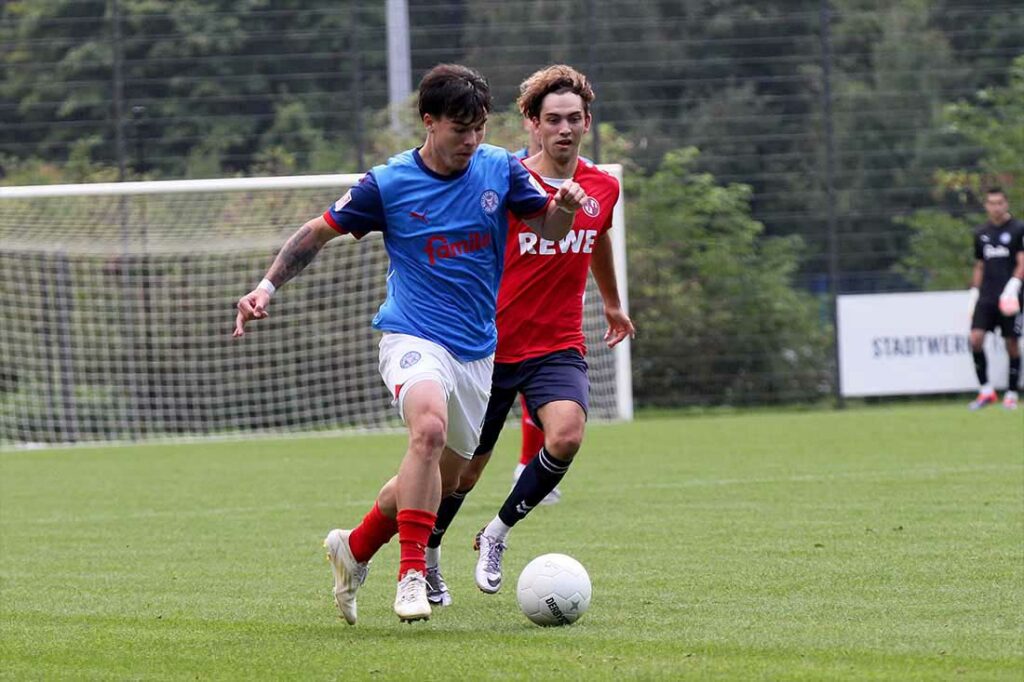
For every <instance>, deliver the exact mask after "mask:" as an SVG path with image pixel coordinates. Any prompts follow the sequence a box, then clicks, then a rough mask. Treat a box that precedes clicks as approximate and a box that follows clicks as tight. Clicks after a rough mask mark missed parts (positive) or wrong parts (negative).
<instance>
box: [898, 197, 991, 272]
mask: <svg viewBox="0 0 1024 682" xmlns="http://www.w3.org/2000/svg"><path fill="white" fill-rule="evenodd" d="M973 218H976V219H973V220H972V219H968V218H961V217H958V216H954V215H950V214H948V213H943V212H942V211H939V210H936V209H929V210H924V211H917V212H916V213H914V215H912V216H908V217H907V218H904V219H903V223H904V224H905V225H906V226H907V227H909V228H910V231H911V235H912V236H911V238H910V249H909V252H908V254H907V256H906V257H905V258H904V259H903V260H902V261H901V262H900V263H899V264H898V265H897V266H896V271H897V272H898V273H900V274H901V275H903V276H904V277H905V278H906V279H907V281H909V282H911V283H913V284H915V285H917V286H919V287H921V288H922V289H925V290H929V291H947V290H950V289H963V288H965V287H966V286H967V285H968V282H969V281H970V279H969V278H970V273H971V265H972V264H973V263H974V251H973V249H972V239H971V235H972V232H973V230H972V227H973V225H977V224H978V223H980V222H982V220H983V218H981V217H980V216H973Z"/></svg>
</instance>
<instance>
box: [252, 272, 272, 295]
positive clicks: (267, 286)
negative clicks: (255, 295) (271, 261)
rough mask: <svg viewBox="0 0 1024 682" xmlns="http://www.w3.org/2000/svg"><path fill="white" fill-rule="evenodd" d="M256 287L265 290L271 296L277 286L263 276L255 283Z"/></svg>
mask: <svg viewBox="0 0 1024 682" xmlns="http://www.w3.org/2000/svg"><path fill="white" fill-rule="evenodd" d="M256 288H257V289H263V291H265V292H267V293H268V294H270V295H271V296H273V295H274V292H275V291H277V287H275V286H274V283H273V282H271V281H270V280H269V279H267V278H266V277H264V278H263V279H262V280H260V283H259V284H257V285H256Z"/></svg>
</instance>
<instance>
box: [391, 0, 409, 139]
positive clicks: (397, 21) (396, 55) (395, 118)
mask: <svg viewBox="0 0 1024 682" xmlns="http://www.w3.org/2000/svg"><path fill="white" fill-rule="evenodd" d="M387 12H388V19H387V21H388V104H389V105H390V106H389V108H390V109H391V129H392V130H393V131H394V132H396V133H400V132H401V131H402V122H401V118H400V116H399V112H400V111H401V108H402V105H403V104H404V103H405V100H406V98H407V97H408V96H409V93H411V92H412V63H411V57H410V50H409V5H408V3H407V2H406V0H388V4H387Z"/></svg>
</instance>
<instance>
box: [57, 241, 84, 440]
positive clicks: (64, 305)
mask: <svg viewBox="0 0 1024 682" xmlns="http://www.w3.org/2000/svg"><path fill="white" fill-rule="evenodd" d="M54 261H55V262H54V266H55V267H54V275H55V277H54V295H53V303H54V308H55V310H54V313H55V317H56V327H57V333H56V336H57V366H58V367H59V368H60V404H61V410H60V414H61V420H60V421H61V431H62V437H61V441H63V442H65V443H74V442H77V441H78V412H77V410H76V405H75V370H74V353H73V349H72V335H73V334H74V330H73V329H72V313H73V310H72V309H73V307H74V300H75V297H74V287H73V286H72V283H71V263H70V262H69V260H68V255H67V253H65V252H64V251H60V252H59V253H57V254H56V255H55V256H54Z"/></svg>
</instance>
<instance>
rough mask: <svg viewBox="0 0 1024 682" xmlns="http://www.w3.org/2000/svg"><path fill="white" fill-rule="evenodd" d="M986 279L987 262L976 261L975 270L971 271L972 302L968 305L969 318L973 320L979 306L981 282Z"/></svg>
mask: <svg viewBox="0 0 1024 682" xmlns="http://www.w3.org/2000/svg"><path fill="white" fill-rule="evenodd" d="M984 277H985V261H983V260H980V259H979V260H976V261H974V270H972V271H971V290H970V295H971V296H970V300H969V301H968V304H967V318H968V319H971V320H973V318H974V307H975V306H976V305H978V296H979V295H980V292H981V280H982V279H983V278H984Z"/></svg>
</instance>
